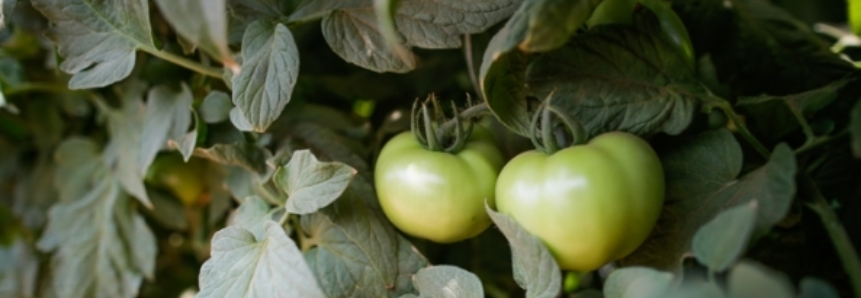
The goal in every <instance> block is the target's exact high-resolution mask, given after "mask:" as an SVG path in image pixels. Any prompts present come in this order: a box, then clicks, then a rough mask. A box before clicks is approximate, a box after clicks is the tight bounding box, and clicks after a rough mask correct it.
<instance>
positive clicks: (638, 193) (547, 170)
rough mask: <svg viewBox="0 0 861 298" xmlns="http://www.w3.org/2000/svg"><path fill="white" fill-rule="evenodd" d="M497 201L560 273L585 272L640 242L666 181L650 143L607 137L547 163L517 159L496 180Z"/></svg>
mask: <svg viewBox="0 0 861 298" xmlns="http://www.w3.org/2000/svg"><path fill="white" fill-rule="evenodd" d="M496 198H497V199H496V200H497V207H498V209H499V212H501V213H504V214H509V215H511V217H512V218H514V219H515V220H517V221H518V222H519V223H520V224H521V225H523V228H524V229H526V230H527V231H529V232H530V233H532V234H534V235H536V236H537V237H538V238H540V239H541V240H542V241H543V242H544V243H545V244H547V246H548V248H549V249H550V251H551V252H552V253H553V255H554V256H555V257H556V260H557V262H558V263H559V267H561V268H562V269H568V270H576V271H582V272H586V271H592V270H595V269H598V268H599V267H601V266H602V265H604V264H607V263H609V262H611V261H615V260H618V259H621V258H622V257H625V256H627V255H628V254H630V253H631V252H633V251H634V249H636V248H637V247H639V246H640V244H642V243H643V241H644V240H646V237H647V236H649V233H650V232H651V231H652V227H654V225H655V223H656V222H657V219H658V215H659V214H660V211H661V207H662V206H663V202H664V173H663V170H662V168H661V162H660V160H658V157H657V155H656V154H655V152H654V150H652V148H651V147H650V146H649V144H648V143H646V142H645V141H643V140H642V139H640V138H638V137H637V136H634V135H631V134H628V133H623V132H610V133H605V134H602V135H599V136H597V137H595V138H594V139H592V140H591V141H589V143H588V144H585V145H578V146H573V147H569V148H565V149H562V150H559V151H557V152H555V153H552V154H551V155H548V154H546V153H543V152H539V151H534V150H533V151H529V152H525V153H522V154H520V155H518V156H517V157H515V158H514V159H512V160H511V161H509V162H508V163H507V164H506V165H505V168H503V170H502V173H500V174H499V180H498V183H497V185H496Z"/></svg>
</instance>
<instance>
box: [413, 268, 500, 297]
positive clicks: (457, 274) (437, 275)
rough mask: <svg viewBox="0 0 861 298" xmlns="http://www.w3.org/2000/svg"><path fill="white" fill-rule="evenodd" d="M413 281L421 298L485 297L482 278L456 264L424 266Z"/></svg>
mask: <svg viewBox="0 0 861 298" xmlns="http://www.w3.org/2000/svg"><path fill="white" fill-rule="evenodd" d="M413 283H414V284H415V287H416V290H418V291H419V293H420V294H421V295H420V296H419V297H420V298H484V288H483V287H482V286H481V280H479V279H478V277H477V276H475V274H472V273H470V272H469V271H466V270H463V269H460V268H458V267H455V266H449V265H440V266H432V267H427V268H423V269H422V270H419V272H417V273H416V275H415V277H414V279H413Z"/></svg>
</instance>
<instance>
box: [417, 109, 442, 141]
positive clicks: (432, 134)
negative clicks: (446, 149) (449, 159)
mask: <svg viewBox="0 0 861 298" xmlns="http://www.w3.org/2000/svg"><path fill="white" fill-rule="evenodd" d="M421 109H422V110H421V111H422V112H421V114H422V119H423V120H424V124H425V138H427V141H428V149H430V150H431V151H441V150H442V145H441V144H440V143H439V140H438V139H437V137H436V131H434V127H433V120H432V119H431V116H430V114H429V113H428V106H427V105H426V104H422V108H421Z"/></svg>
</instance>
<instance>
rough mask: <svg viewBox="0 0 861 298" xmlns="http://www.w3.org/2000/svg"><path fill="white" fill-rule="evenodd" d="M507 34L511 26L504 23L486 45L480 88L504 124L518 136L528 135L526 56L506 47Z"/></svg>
mask: <svg viewBox="0 0 861 298" xmlns="http://www.w3.org/2000/svg"><path fill="white" fill-rule="evenodd" d="M510 35H512V33H511V31H510V29H508V27H503V28H502V29H501V30H499V32H497V33H496V35H494V36H493V38H492V39H491V40H490V43H489V44H488V45H487V49H486V51H485V52H484V59H483V60H482V62H481V70H480V73H479V80H480V84H481V92H482V93H483V94H484V98H485V100H486V101H487V106H488V107H489V108H490V110H491V111H492V112H493V114H494V115H495V116H496V118H497V119H499V121H500V122H501V123H502V124H503V125H505V126H506V127H508V128H509V129H511V130H512V131H514V132H515V133H517V134H519V135H521V136H528V135H530V133H529V132H530V127H531V125H530V123H531V121H530V116H529V104H528V102H527V100H526V93H527V92H528V91H527V90H526V83H525V82H526V68H527V65H528V57H527V55H526V54H525V53H523V52H520V51H519V50H511V49H509V48H508V47H509V45H507V43H508V42H507V41H508V40H509V39H510V37H509V36H510Z"/></svg>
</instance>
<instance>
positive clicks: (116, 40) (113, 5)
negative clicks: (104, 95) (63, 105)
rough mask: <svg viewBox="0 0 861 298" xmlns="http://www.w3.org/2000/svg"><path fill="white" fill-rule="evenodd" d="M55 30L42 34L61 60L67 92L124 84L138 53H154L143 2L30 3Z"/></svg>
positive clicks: (50, 0)
mask: <svg viewBox="0 0 861 298" xmlns="http://www.w3.org/2000/svg"><path fill="white" fill-rule="evenodd" d="M32 3H33V7H35V8H36V9H38V10H39V11H41V12H42V14H44V15H45V17H47V18H48V20H50V21H51V22H53V23H54V24H55V26H53V27H51V28H50V29H48V31H47V32H46V33H45V35H46V36H48V38H50V39H51V40H53V41H54V42H55V43H56V44H57V46H58V52H59V54H60V55H62V56H63V57H65V58H66V59H65V60H63V63H61V64H60V70H62V71H64V72H67V73H69V74H72V79H71V80H70V81H69V88H70V89H87V88H98V87H104V86H107V85H110V84H113V83H116V82H118V81H120V80H122V79H125V78H126V77H127V76H128V75H129V74H130V73H131V71H132V68H133V67H134V64H135V52H136V51H137V50H138V49H141V48H143V49H145V50H148V51H157V50H156V49H155V47H154V45H153V38H152V35H151V33H150V21H149V5H148V2H147V1H146V0H116V1H95V0H33V1H32Z"/></svg>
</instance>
